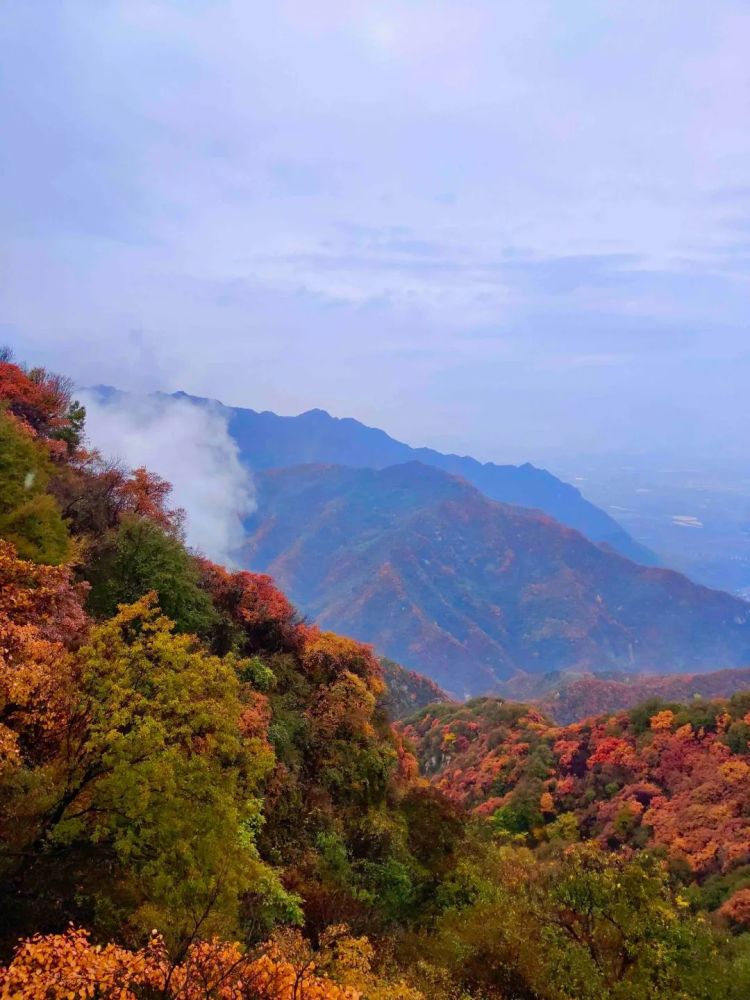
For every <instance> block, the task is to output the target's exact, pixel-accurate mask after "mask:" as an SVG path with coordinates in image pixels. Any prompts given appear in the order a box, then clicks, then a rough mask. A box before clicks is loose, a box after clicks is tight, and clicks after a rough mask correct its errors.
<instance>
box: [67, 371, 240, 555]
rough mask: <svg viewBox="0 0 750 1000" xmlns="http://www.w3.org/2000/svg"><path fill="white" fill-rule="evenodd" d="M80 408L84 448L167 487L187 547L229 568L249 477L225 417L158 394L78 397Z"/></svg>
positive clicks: (236, 545)
mask: <svg viewBox="0 0 750 1000" xmlns="http://www.w3.org/2000/svg"><path fill="white" fill-rule="evenodd" d="M78 396H79V398H80V400H81V402H82V403H83V404H84V406H85V407H86V434H87V443H88V444H89V446H91V447H95V448H98V449H99V450H100V451H101V452H102V453H103V454H104V455H105V456H106V457H108V458H115V459H118V460H119V461H121V462H123V463H124V464H125V465H127V466H128V467H129V468H131V469H132V468H137V467H138V466H141V465H145V466H146V467H147V468H148V469H149V470H150V471H152V472H157V473H158V474H159V475H160V476H162V477H163V478H164V479H166V480H168V481H169V482H170V483H171V484H172V486H173V490H174V492H173V494H172V498H171V500H172V503H173V506H176V507H182V508H184V510H185V513H186V524H185V532H186V539H187V543H188V545H190V546H191V548H193V549H196V550H197V551H200V552H202V553H204V554H205V555H207V556H209V557H210V558H211V559H214V560H216V561H217V562H221V563H224V564H227V565H236V563H237V553H238V551H239V549H240V547H241V545H242V540H243V518H244V517H246V516H247V515H248V514H250V513H252V511H253V510H254V509H255V494H254V489H253V482H252V478H251V476H250V474H249V472H248V471H247V469H245V468H244V467H243V465H242V463H241V462H240V459H239V454H238V450H237V445H236V444H235V442H234V441H233V440H232V438H231V437H230V435H229V432H228V430H227V422H226V418H225V417H224V416H222V414H221V413H220V412H219V411H218V410H217V409H215V408H213V407H212V406H211V405H210V404H202V403H201V404H197V403H193V402H190V401H188V400H184V399H172V398H169V397H162V396H144V397H134V396H130V397H128V398H127V399H120V398H117V397H115V398H113V399H111V400H104V399H102V398H101V397H100V396H98V395H97V394H96V392H94V391H90V390H83V391H82V392H80V393H79V394H78Z"/></svg>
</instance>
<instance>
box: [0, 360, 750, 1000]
mask: <svg viewBox="0 0 750 1000" xmlns="http://www.w3.org/2000/svg"><path fill="white" fill-rule="evenodd" d="M0 400H2V408H1V409H0V434H2V438H1V440H2V442H3V447H2V450H1V451H0V996H2V997H3V998H5V997H8V998H16V997H20V998H29V1000H32V998H38V1000H42V998H45V1000H63V998H84V997H86V998H91V997H98V998H111V1000H114V998H118V1000H139V998H142V1000H153V998H156V997H159V998H170V1000H178V998H180V1000H205V998H207V997H216V998H222V1000H241V998H244V1000H326V998H327V1000H360V998H361V1000H391V998H393V1000H399V998H400V1000H424V998H427V997H430V998H435V1000H464V998H467V997H471V998H473V1000H478V998H484V1000H509V998H518V1000H594V998H596V1000H600V998H611V1000H624V998H626V997H627V998H656V997H659V998H668V1000H669V998H673V1000H678V998H680V1000H682V998H685V997H688V996H689V997H696V998H705V1000H714V998H721V1000H741V998H744V997H746V996H747V995H748V991H750V953H749V952H748V946H747V935H746V934H744V933H743V928H744V920H745V918H744V916H743V914H744V913H745V910H744V909H743V902H742V900H743V897H740V898H739V899H738V900H737V899H736V900H735V904H734V906H733V908H730V909H729V910H725V909H724V908H721V909H720V910H719V911H718V912H717V913H709V908H708V907H707V905H706V903H705V900H704V899H703V897H701V896H700V894H698V895H697V896H696V895H693V896H691V895H689V894H688V891H687V890H688V889H689V888H690V884H691V883H690V879H691V877H692V876H691V875H690V873H688V872H687V871H684V872H683V873H682V874H680V873H679V872H675V871H674V870H673V869H672V868H670V867H669V865H668V864H667V863H666V862H665V860H664V859H663V858H661V857H660V856H659V855H658V853H655V852H650V851H647V850H643V849H642V848H640V847H639V846H638V844H637V843H630V842H629V841H627V842H625V841H623V843H622V845H620V844H617V843H610V842H609V841H607V842H601V838H597V837H593V836H592V837H588V839H586V840H585V842H581V843H578V842H576V837H575V836H573V835H572V834H573V831H572V828H571V827H569V826H566V824H565V823H561V824H559V825H558V828H559V836H557V837H553V836H550V837H544V838H538V837H537V835H536V833H534V831H533V830H532V831H531V835H530V836H527V835H526V834H523V833H521V834H520V836H519V835H516V834H511V835H510V836H509V835H508V826H507V824H503V823H500V822H497V821H494V822H487V821H484V820H483V819H481V817H480V818H477V817H472V816H471V815H470V814H469V813H468V812H467V810H466V808H465V806H464V805H463V804H462V803H460V802H457V801H455V797H454V796H453V794H451V795H446V794H444V793H443V792H442V791H441V790H440V789H438V788H436V787H434V786H433V785H431V784H430V783H429V782H428V781H427V779H426V778H424V777H421V776H420V774H419V771H418V766H417V761H416V759H415V757H414V756H413V754H412V753H411V751H410V750H409V748H408V747H407V746H406V744H405V742H404V739H403V737H402V735H401V734H400V733H399V732H398V731H397V730H396V729H394V727H393V725H392V724H391V722H390V719H389V718H388V715H387V713H386V711H385V709H384V708H383V696H384V694H385V692H384V680H383V672H382V670H381V667H380V665H379V663H378V661H377V660H376V659H375V657H374V656H373V654H372V652H371V650H370V649H369V648H368V647H366V646H363V645H362V644H361V643H359V642H356V641H354V640H352V639H348V638H344V637H342V636H339V635H337V634H334V633H331V632H326V631H322V630H321V629H320V628H318V627H317V626H315V625H313V624H311V623H308V622H304V621H302V620H301V619H300V618H299V616H298V615H297V614H296V612H295V610H294V608H293V607H292V605H291V604H290V603H289V601H288V600H287V598H286V597H285V596H284V594H283V593H281V591H280V590H279V589H278V588H277V587H276V586H275V585H274V583H273V581H272V580H271V579H270V578H269V577H267V576H264V575H262V574H254V573H247V572H232V571H229V570H227V569H225V568H223V567H221V566H218V565H215V564H213V563H211V562H209V561H207V560H205V559H202V558H199V557H198V556H196V555H195V554H194V553H192V552H190V551H188V550H187V549H186V548H185V545H184V543H183V536H182V522H181V515H180V512H179V511H175V510H173V509H171V507H170V501H169V497H170V491H169V486H168V484H166V483H164V482H163V481H161V480H160V479H159V478H158V477H156V476H154V475H152V474H150V473H149V472H148V471H147V470H145V469H136V470H130V469H125V468H122V467H120V466H119V465H117V464H116V463H112V462H110V461H108V460H107V459H106V458H105V457H102V456H100V455H97V454H96V453H93V452H91V451H89V450H87V448H86V442H85V436H84V435H85V422H84V421H85V414H84V413H83V412H82V410H81V409H80V407H78V406H77V405H76V403H75V401H74V400H73V399H72V398H71V388H70V384H69V383H68V382H67V381H66V380H65V379H61V378H58V377H56V376H53V375H50V374H49V373H47V372H45V371H43V370H41V369H32V370H30V371H27V370H25V369H23V368H22V367H20V366H18V365H16V364H14V363H13V362H12V360H11V359H10V358H9V357H8V356H7V354H6V355H4V356H3V357H2V358H0ZM449 710H452V709H450V708H449ZM663 719H664V722H665V725H664V726H663V727H662V726H661V725H660V727H659V733H660V735H659V736H658V738H659V739H675V740H679V739H681V737H680V735H679V734H680V732H681V730H680V728H678V729H676V731H675V732H674V733H672V727H673V722H674V718H673V717H670V718H669V724H668V726H667V725H666V722H667V718H666V716H663ZM734 724H735V723H734V721H732V722H731V723H729V724H727V725H726V726H724V729H723V730H722V735H721V736H720V737H718V738H717V740H716V741H715V742H716V743H717V746H719V747H720V749H719V750H718V751H716V753H717V754H718V755H719V756H721V760H720V761H719V764H718V767H719V771H720V773H721V775H722V780H723V781H724V783H725V784H727V783H729V784H731V783H732V782H733V781H734V782H735V784H736V787H737V789H738V790H737V791H736V792H733V793H732V795H733V796H734V798H732V799H731V803H734V802H735V801H736V800H737V799H738V798H739V797H741V791H740V789H741V788H742V787H743V786H742V782H744V781H745V773H744V771H742V770H741V768H740V769H738V768H737V767H733V768H730V769H728V770H727V769H726V768H724V765H725V763H726V760H725V759H724V758H725V756H726V755H727V754H730V753H732V754H736V755H738V759H739V756H740V755H741V753H742V752H744V751H741V750H737V751H735V750H731V748H729V747H728V746H726V745H725V743H724V742H722V739H723V734H724V733H726V734H727V738H729V735H730V734H732V735H731V738H732V739H735V738H736V739H738V740H740V742H741V741H742V739H745V741H746V736H744V735H743V733H741V732H738V731H737V730H734V731H733V730H732V725H734ZM539 725H540V726H541V727H542V731H543V729H544V727H545V726H546V723H544V722H543V720H540V721H539ZM717 725H718V723H717ZM722 725H723V723H722ZM667 729H669V736H667V735H666V733H667ZM717 732H718V729H717ZM583 738H584V737H583V736H582V737H581V739H583ZM597 739H598V737H597ZM623 739H624V737H623ZM705 739H707V737H702V736H701V737H699V736H696V737H694V738H693V737H691V741H693V742H694V741H695V740H699V741H702V740H705ZM691 745H692V743H691ZM701 746H702V743H701ZM722 747H723V748H724V749H721V748H722ZM701 752H702V751H701ZM722 768H724V770H722ZM722 787H723V786H722ZM550 794H551V793H550ZM560 794H562V792H561V793H560ZM470 804H471V803H470ZM553 805H554V808H555V809H557V808H558V806H557V805H555V803H554V800H553ZM719 805H721V803H719ZM543 806H544V808H545V809H546V806H547V800H546V799H545V801H544V803H543ZM732 807H733V806H732ZM545 825H546V826H550V825H551V824H545ZM582 835H583V836H584V837H585V838H586V837H587V831H586V830H585V829H583V830H582ZM726 839H727V843H734V841H733V840H730V839H729V838H728V837H727V838H726ZM733 857H734V855H733ZM714 909H715V908H714ZM540 943H541V944H540ZM2 963H5V964H4V965H3V964H2Z"/></svg>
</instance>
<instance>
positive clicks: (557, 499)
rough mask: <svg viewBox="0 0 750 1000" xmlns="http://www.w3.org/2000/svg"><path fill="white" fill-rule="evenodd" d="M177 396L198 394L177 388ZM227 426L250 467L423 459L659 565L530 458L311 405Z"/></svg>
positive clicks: (234, 411) (235, 418)
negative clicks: (484, 458)
mask: <svg viewBox="0 0 750 1000" xmlns="http://www.w3.org/2000/svg"><path fill="white" fill-rule="evenodd" d="M175 396H176V397H177V398H180V397H182V398H188V399H193V400H195V397H190V396H186V394H184V393H179V392H178V393H175ZM224 409H225V410H226V411H227V412H228V414H229V430H230V433H231V435H232V437H233V438H234V440H235V441H236V442H237V444H238V445H239V448H240V453H241V456H242V460H243V461H244V462H245V463H247V465H249V466H250V467H251V468H253V469H258V470H263V469H274V468H280V467H283V466H290V465H302V464H303V463H308V462H312V463H323V464H326V465H344V466H351V467H354V468H368V469H384V468H386V467H387V466H389V465H401V464H403V463H405V462H411V461H418V462H421V463H422V464H423V465H430V466H434V467H436V468H438V469H442V470H443V471H445V472H450V473H452V474H454V475H457V476H461V477H462V478H463V479H465V480H466V481H467V482H469V483H471V484H472V485H473V486H476V487H477V488H478V489H480V490H481V491H482V493H484V494H485V495H486V496H488V497H490V499H492V500H501V501H502V502H503V503H512V504H517V505H518V506H520V507H531V508H534V509H537V510H541V511H544V512H545V513H546V514H549V515H550V516H551V517H554V518H555V519H556V520H557V521H560V522H561V523H562V524H566V525H568V527H570V528H576V529H577V530H578V531H580V532H581V533H582V534H584V535H586V537H587V538H590V539H591V540H592V541H594V542H599V543H601V544H604V545H607V546H609V547H610V548H612V549H614V550H615V551H616V552H619V553H620V554H621V555H624V556H627V557H628V558H629V559H633V560H635V561H636V562H640V563H643V564H645V565H656V563H657V559H656V556H655V555H654V553H653V552H651V551H650V550H649V549H647V548H645V546H642V545H639V544H638V542H636V541H634V539H632V538H631V537H630V536H629V535H628V534H627V532H626V531H625V530H624V529H623V528H622V527H620V525H619V524H618V523H617V522H616V521H614V520H613V519H612V518H611V517H610V516H609V514H606V513H605V512H604V511H603V510H601V509H600V508H599V507H595V506H594V504H592V503H589V501H588V500H586V499H585V498H584V497H583V496H582V495H581V493H580V492H579V491H578V490H577V489H576V488H575V487H574V486H571V485H570V484H569V483H564V482H563V481H562V480H560V479H558V478H557V477H556V476H553V475H552V474H551V473H550V472H547V471H545V470H544V469H537V468H535V466H533V465H530V464H528V463H527V464H525V465H520V466H519V465H495V464H493V463H492V462H488V463H486V464H482V463H481V462H478V461H476V459H474V458H469V457H461V456H459V455H444V454H442V453H441V452H439V451H434V450H433V449H432V448H411V447H410V446H409V445H407V444H403V442H401V441H396V440H395V439H394V438H392V437H390V436H389V435H388V434H386V433H385V431H382V430H378V429H377V428H375V427H367V426H366V425H365V424H361V423H360V422H359V421H358V420H353V419H351V418H350V417H344V418H338V417H332V416H331V415H330V414H329V413H326V412H325V410H308V411H307V412H306V413H301V414H300V415H299V416H296V417H281V416H278V414H276V413H270V412H267V411H266V412H263V413H256V412H255V410H247V409H242V408H239V407H224Z"/></svg>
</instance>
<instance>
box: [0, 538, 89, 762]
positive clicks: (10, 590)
mask: <svg viewBox="0 0 750 1000" xmlns="http://www.w3.org/2000/svg"><path fill="white" fill-rule="evenodd" d="M82 594H83V590H82V588H80V587H76V586H74V585H73V584H72V583H71V581H70V570H69V569H68V568H67V567H64V566H43V565H37V564H36V563H31V562H26V561H25V560H22V559H19V558H18V557H17V556H16V553H15V549H14V547H13V546H12V545H10V544H9V543H8V542H5V541H2V540H0V767H2V766H3V763H5V765H14V764H20V763H22V762H23V761H24V760H26V761H28V762H32V763H34V762H39V761H41V760H44V759H45V758H46V756H47V754H48V752H49V750H50V748H51V747H53V746H54V744H55V739H56V735H57V734H58V733H59V732H60V731H61V730H62V728H63V726H64V723H65V720H66V718H67V711H68V702H69V698H70V695H71V680H72V675H71V669H72V666H71V659H70V657H69V655H68V651H67V649H66V647H65V645H64V644H63V643H64V642H67V643H68V644H75V643H76V642H77V641H79V640H80V639H81V637H82V636H83V633H84V631H85V629H86V625H87V619H86V616H85V614H84V612H83V610H82V607H81V597H82Z"/></svg>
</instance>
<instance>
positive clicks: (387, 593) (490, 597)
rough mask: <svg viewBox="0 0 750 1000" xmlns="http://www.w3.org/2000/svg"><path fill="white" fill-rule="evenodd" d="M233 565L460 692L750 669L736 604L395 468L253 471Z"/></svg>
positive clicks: (559, 528) (745, 626)
mask: <svg viewBox="0 0 750 1000" xmlns="http://www.w3.org/2000/svg"><path fill="white" fill-rule="evenodd" d="M256 484H257V489H258V511H257V513H256V515H255V516H254V517H253V518H252V519H251V521H250V522H249V523H248V542H247V549H246V561H247V565H248V566H250V567H252V568H253V569H255V570H260V571H264V572H268V573H270V574H271V575H273V576H274V578H275V579H276V580H277V581H278V583H279V585H280V586H281V587H282V588H283V589H284V590H285V591H286V592H287V593H288V594H290V596H291V597H292V598H293V600H294V601H296V603H297V604H298V605H299V606H300V607H301V608H302V609H303V610H304V611H305V612H306V613H308V614H310V615H311V616H313V617H314V618H315V619H316V620H317V621H319V622H320V623H321V624H323V625H324V626H326V627H329V628H332V629H336V630H338V631H342V632H345V633H347V634H350V635H353V636H355V637H357V638H360V639H365V640H367V641H368V642H372V643H373V644H374V645H375V647H376V649H377V650H378V651H379V652H381V653H383V654H384V655H386V656H388V657H391V658H393V659H394V660H397V661H399V662H400V663H405V664H408V665H409V666H410V667H414V668H416V669H418V670H420V671H422V672H423V673H425V674H427V675H428V676H429V677H431V678H432V679H433V680H435V681H437V682H438V683H439V684H441V685H442V686H443V687H444V688H445V689H446V690H447V691H449V692H452V693H454V694H457V695H459V696H463V695H467V694H476V693H479V692H482V691H488V690H493V689H497V686H498V685H499V684H500V683H501V682H502V681H504V680H506V679H507V678H509V677H512V676H514V675H515V674H517V673H544V672H547V671H550V670H570V669H575V670H589V671H590V670H606V669H620V670H626V671H634V672H635V671H637V672H647V673H674V672H682V671H698V670H708V669H716V668H717V667H731V666H739V665H743V664H748V663H750V605H748V604H746V603H745V602H744V601H741V600H739V599H737V598H734V597H732V596H731V595H729V594H725V593H723V592H721V591H713V590H709V589H707V588H705V587H701V586H698V585H697V584H694V583H691V582H690V581H689V580H688V579H687V578H686V577H684V576H681V575H680V574H678V573H674V572H672V571H669V570H663V569H655V568H649V567H644V566H639V565H637V564H635V563H633V562H631V561H630V560H628V559H625V558H623V557H621V556H619V555H617V554H615V553H613V552H611V551H607V550H605V549H603V548H601V547H599V546H597V545H594V544H592V543H591V542H590V541H589V540H588V539H586V538H584V537H583V535H581V534H580V533H579V532H577V531H575V530H572V529H570V528H567V527H564V526H563V525H561V524H559V523H558V522H556V521H554V520H553V519H552V518H550V517H548V516H546V515H545V514H542V513H540V512H538V511H533V510H528V509H524V508H521V507H516V506H510V505H507V504H502V503H499V502H497V501H494V500H491V499H489V498H488V497H486V496H484V495H483V494H482V493H481V492H480V491H479V490H477V489H476V488H474V487H473V486H471V485H470V484H469V483H467V482H466V481H465V480H463V479H460V478H459V477H457V476H452V475H448V474H447V473H445V472H442V471H441V470H439V469H436V468H431V467H429V466H425V465H422V464H421V463H418V462H410V463H406V464H404V465H397V466H391V467H389V468H386V469H381V470H376V469H351V468H344V467H341V466H323V465H318V466H315V465H303V466H297V467H292V468H286V469H280V470H269V471H267V472H265V473H261V474H257V475H256Z"/></svg>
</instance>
